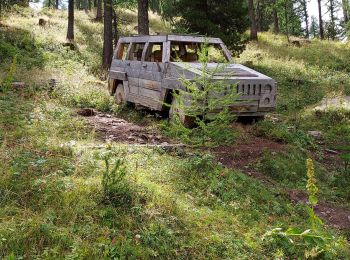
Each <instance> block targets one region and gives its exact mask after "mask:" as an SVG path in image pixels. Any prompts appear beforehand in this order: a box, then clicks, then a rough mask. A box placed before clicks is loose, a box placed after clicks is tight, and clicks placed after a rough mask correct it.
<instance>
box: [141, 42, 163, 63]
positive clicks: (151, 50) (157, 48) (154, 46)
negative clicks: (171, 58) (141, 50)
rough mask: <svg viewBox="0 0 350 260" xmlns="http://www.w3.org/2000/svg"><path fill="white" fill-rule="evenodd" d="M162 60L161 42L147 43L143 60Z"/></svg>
mask: <svg viewBox="0 0 350 260" xmlns="http://www.w3.org/2000/svg"><path fill="white" fill-rule="evenodd" d="M162 60H163V43H162V42H151V43H149V45H148V48H147V52H146V57H145V61H149V62H162Z"/></svg>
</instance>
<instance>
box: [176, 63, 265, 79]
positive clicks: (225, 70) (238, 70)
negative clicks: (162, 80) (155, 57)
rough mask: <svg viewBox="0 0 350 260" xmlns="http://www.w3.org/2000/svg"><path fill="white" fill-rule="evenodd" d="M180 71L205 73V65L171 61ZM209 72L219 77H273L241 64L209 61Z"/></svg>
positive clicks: (197, 73)
mask: <svg viewBox="0 0 350 260" xmlns="http://www.w3.org/2000/svg"><path fill="white" fill-rule="evenodd" d="M171 64H173V65H174V66H175V67H176V68H177V69H178V70H179V71H187V72H192V73H194V74H196V75H202V74H203V65H202V64H201V63H193V62H191V63H190V62H171ZM207 66H208V70H209V74H210V73H212V74H213V77H214V78H218V79H271V78H269V77H267V76H265V75H263V74H261V73H259V72H257V71H255V70H252V69H250V68H248V67H246V66H243V65H240V64H226V63H208V64H207Z"/></svg>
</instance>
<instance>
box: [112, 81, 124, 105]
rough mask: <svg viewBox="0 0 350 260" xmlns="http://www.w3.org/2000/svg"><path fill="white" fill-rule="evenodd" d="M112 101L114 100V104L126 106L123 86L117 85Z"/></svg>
mask: <svg viewBox="0 0 350 260" xmlns="http://www.w3.org/2000/svg"><path fill="white" fill-rule="evenodd" d="M114 100H115V103H117V104H118V105H124V104H126V99H125V93H124V86H123V84H118V86H117V88H116V90H115V94H114Z"/></svg>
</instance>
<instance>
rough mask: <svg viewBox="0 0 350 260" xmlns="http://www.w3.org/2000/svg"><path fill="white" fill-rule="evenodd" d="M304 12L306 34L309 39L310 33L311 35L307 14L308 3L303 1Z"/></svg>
mask: <svg viewBox="0 0 350 260" xmlns="http://www.w3.org/2000/svg"><path fill="white" fill-rule="evenodd" d="M302 5H303V12H304V20H305V29H306V30H305V33H306V35H305V36H306V39H309V37H310V33H309V14H308V13H307V3H306V0H303V2H302Z"/></svg>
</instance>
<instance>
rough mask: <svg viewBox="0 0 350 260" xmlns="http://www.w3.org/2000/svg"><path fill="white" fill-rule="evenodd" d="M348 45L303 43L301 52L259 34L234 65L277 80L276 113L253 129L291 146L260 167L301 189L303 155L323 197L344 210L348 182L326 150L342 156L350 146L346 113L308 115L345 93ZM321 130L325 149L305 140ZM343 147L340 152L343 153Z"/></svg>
mask: <svg viewBox="0 0 350 260" xmlns="http://www.w3.org/2000/svg"><path fill="white" fill-rule="evenodd" d="M349 54H350V45H349V43H342V42H331V41H318V40H312V41H311V42H303V41H302V46H301V47H300V48H298V47H296V46H293V45H288V43H287V41H286V39H285V37H284V36H274V35H272V34H269V33H264V34H260V35H259V42H258V43H251V44H249V45H248V46H247V50H246V51H245V52H244V53H243V54H242V55H241V57H240V58H239V59H238V62H241V63H246V64H248V65H249V66H252V67H253V68H255V69H257V70H258V71H261V72H263V73H265V74H267V75H269V76H271V77H272V78H274V79H275V80H276V81H277V82H278V97H277V102H278V103H277V111H276V114H275V115H273V117H276V118H277V119H278V122H277V123H272V122H271V121H269V120H266V121H265V122H262V123H260V124H258V125H257V126H256V127H255V130H256V132H257V133H259V134H260V135H262V136H265V137H267V138H270V139H274V140H277V141H282V142H284V143H288V144H290V145H291V149H290V150H289V151H288V153H280V154H278V155H277V156H271V155H269V154H266V156H263V158H262V160H261V163H260V164H259V165H258V166H259V168H260V169H261V170H262V171H263V172H264V173H265V174H267V175H269V176H270V177H272V178H273V179H275V180H277V181H279V182H280V183H281V184H283V186H287V187H290V188H297V189H304V185H305V181H306V180H305V174H304V168H305V157H306V156H311V157H312V158H314V160H316V161H317V162H319V163H317V175H318V176H317V177H318V179H319V180H321V181H320V182H319V185H320V186H321V191H320V192H321V194H322V198H323V199H327V200H329V201H333V202H335V203H338V204H340V205H341V206H349V198H350V193H349V189H347V188H346V187H347V186H348V185H349V183H350V178H349V174H348V172H346V171H345V170H344V166H343V162H342V160H340V159H339V157H338V159H337V160H336V159H334V156H333V157H332V154H329V153H327V152H324V149H325V148H328V149H333V148H339V150H340V151H341V152H344V153H346V150H348V149H349V147H350V114H349V112H345V111H329V112H327V113H325V114H322V115H317V114H315V113H314V112H312V109H313V108H314V107H315V106H316V105H317V104H319V102H320V101H321V100H322V99H323V98H324V97H334V96H338V95H349V94H350V76H349V70H350V61H349V59H347V56H348V55H349ZM312 130H317V131H321V132H322V135H323V138H324V140H323V141H322V142H324V143H325V144H324V145H321V146H320V145H318V143H317V141H315V140H313V139H311V138H310V137H308V136H307V131H312ZM342 149H343V150H344V151H342Z"/></svg>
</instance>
